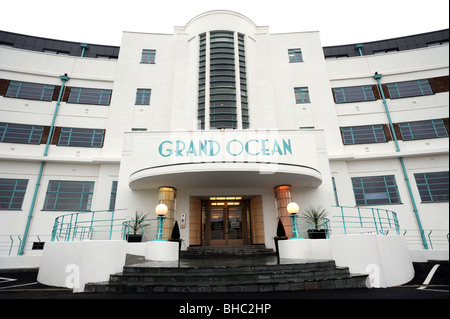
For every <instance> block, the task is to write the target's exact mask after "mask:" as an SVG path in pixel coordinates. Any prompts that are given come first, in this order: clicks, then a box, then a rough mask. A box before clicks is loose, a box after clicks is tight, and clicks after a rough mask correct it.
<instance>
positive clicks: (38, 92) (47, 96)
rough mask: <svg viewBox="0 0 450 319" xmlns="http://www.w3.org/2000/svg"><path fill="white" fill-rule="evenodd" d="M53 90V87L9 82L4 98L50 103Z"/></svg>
mask: <svg viewBox="0 0 450 319" xmlns="http://www.w3.org/2000/svg"><path fill="white" fill-rule="evenodd" d="M54 90H55V86H54V85H48V84H40V83H28V82H18V81H11V82H9V87H8V91H7V92H6V96H7V97H14V98H19V99H28V100H38V101H51V100H52V96H53V91H54Z"/></svg>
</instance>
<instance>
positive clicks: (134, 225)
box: [127, 210, 149, 243]
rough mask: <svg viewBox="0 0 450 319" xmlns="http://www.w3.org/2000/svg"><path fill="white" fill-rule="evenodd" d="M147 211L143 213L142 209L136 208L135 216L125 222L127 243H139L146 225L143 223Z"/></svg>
mask: <svg viewBox="0 0 450 319" xmlns="http://www.w3.org/2000/svg"><path fill="white" fill-rule="evenodd" d="M148 214H149V213H146V214H144V213H143V212H142V211H138V210H136V214H135V217H134V218H132V219H131V221H129V222H128V223H127V227H128V229H127V242H129V243H140V242H141V241H142V237H143V236H144V227H146V226H148V225H149V224H148V223H145V219H146V218H147V216H148Z"/></svg>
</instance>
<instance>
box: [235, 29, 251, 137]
mask: <svg viewBox="0 0 450 319" xmlns="http://www.w3.org/2000/svg"><path fill="white" fill-rule="evenodd" d="M238 49H239V78H240V91H241V113H242V114H241V116H242V128H243V129H248V128H249V126H250V123H249V115H248V96H247V69H246V64H245V38H244V35H243V34H238Z"/></svg>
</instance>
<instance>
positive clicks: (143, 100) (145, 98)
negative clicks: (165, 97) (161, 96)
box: [136, 89, 152, 105]
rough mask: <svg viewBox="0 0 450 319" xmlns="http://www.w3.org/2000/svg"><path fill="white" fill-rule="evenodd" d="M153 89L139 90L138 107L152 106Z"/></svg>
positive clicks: (137, 95) (137, 92) (137, 96)
mask: <svg viewBox="0 0 450 319" xmlns="http://www.w3.org/2000/svg"><path fill="white" fill-rule="evenodd" d="M151 94H152V90H151V89H137V91H136V105H150V96H151Z"/></svg>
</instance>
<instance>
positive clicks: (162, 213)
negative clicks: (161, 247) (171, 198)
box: [155, 204, 168, 241]
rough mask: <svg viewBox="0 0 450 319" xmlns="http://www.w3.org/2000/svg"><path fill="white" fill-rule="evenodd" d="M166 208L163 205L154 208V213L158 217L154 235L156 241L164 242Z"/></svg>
mask: <svg viewBox="0 0 450 319" xmlns="http://www.w3.org/2000/svg"><path fill="white" fill-rule="evenodd" d="M167 211H168V208H167V206H166V205H164V204H159V205H157V206H156V208H155V213H156V215H158V217H157V218H158V232H157V234H156V239H155V240H156V241H164V239H163V235H164V219H166V217H165V215H166V214H167Z"/></svg>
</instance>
